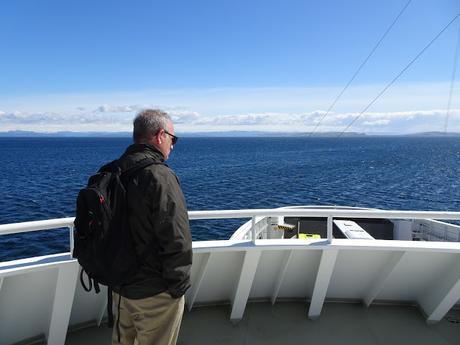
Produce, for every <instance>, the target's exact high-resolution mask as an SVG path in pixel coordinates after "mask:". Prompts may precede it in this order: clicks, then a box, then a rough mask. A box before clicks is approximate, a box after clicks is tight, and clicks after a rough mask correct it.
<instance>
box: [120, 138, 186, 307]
mask: <svg viewBox="0 0 460 345" xmlns="http://www.w3.org/2000/svg"><path fill="white" fill-rule="evenodd" d="M144 158H153V159H154V160H155V161H157V162H158V163H160V164H153V165H150V166H148V167H147V168H144V169H142V170H141V171H139V172H136V173H135V175H134V177H132V178H130V180H129V182H127V185H126V188H127V195H128V208H129V220H130V225H131V234H132V238H133V242H134V245H135V248H136V252H137V254H138V255H139V256H141V255H142V254H143V253H145V252H146V251H148V252H150V254H149V255H148V257H147V258H146V259H145V260H144V261H143V263H142V264H141V266H140V268H139V271H138V273H137V274H136V276H135V277H134V278H133V279H132V281H131V282H130V283H129V284H127V285H125V286H123V287H122V288H119V287H118V288H117V287H115V288H114V291H116V292H118V293H120V294H121V295H122V296H124V297H127V298H131V299H140V298H146V297H151V296H154V295H156V294H158V293H161V292H164V291H168V292H169V293H170V294H171V296H172V297H174V298H178V297H180V296H182V295H183V294H184V293H185V291H186V290H187V289H188V288H189V287H190V269H191V265H192V239H191V235H190V228H189V221H188V215H187V205H186V203H185V198H184V195H183V193H182V190H181V188H180V184H179V180H178V178H177V176H176V175H175V174H174V172H173V171H172V170H171V169H170V168H169V167H168V166H167V165H165V164H164V163H163V162H164V157H163V154H162V153H161V152H159V151H158V150H157V149H156V148H155V147H153V146H150V145H147V144H133V145H131V146H129V147H128V149H127V150H126V152H125V153H124V154H123V155H122V156H121V158H120V161H119V162H120V163H121V167H122V169H125V168H127V167H129V166H132V165H134V164H135V163H136V162H138V161H140V160H142V159H144ZM161 163H162V164H161Z"/></svg>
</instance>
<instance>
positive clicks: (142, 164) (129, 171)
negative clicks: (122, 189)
mask: <svg viewBox="0 0 460 345" xmlns="http://www.w3.org/2000/svg"><path fill="white" fill-rule="evenodd" d="M153 164H157V165H165V166H167V165H166V164H165V163H163V162H159V161H156V160H154V159H152V158H144V159H142V160H140V161H139V162H137V163H136V164H133V165H132V166H129V167H127V168H125V169H124V170H121V175H122V176H123V178H124V179H127V178H129V177H131V176H132V175H134V174H135V173H136V172H137V171H139V170H142V169H144V168H147V167H148V166H150V165H153Z"/></svg>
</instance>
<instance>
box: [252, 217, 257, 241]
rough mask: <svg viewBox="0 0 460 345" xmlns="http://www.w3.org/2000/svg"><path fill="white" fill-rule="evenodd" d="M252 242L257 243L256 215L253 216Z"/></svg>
mask: <svg viewBox="0 0 460 345" xmlns="http://www.w3.org/2000/svg"><path fill="white" fill-rule="evenodd" d="M251 231H252V243H254V244H255V243H256V216H252V228H251Z"/></svg>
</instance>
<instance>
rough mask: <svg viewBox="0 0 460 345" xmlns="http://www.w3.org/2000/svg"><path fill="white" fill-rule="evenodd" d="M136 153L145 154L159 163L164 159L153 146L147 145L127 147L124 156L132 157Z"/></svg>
mask: <svg viewBox="0 0 460 345" xmlns="http://www.w3.org/2000/svg"><path fill="white" fill-rule="evenodd" d="M136 153H141V154H145V155H147V156H149V157H151V158H153V159H155V160H159V161H161V162H164V161H165V157H164V156H163V154H162V153H161V152H160V151H159V150H158V149H157V148H156V147H155V146H153V145H149V144H132V145H130V146H128V148H127V149H126V151H125V153H124V155H132V154H136Z"/></svg>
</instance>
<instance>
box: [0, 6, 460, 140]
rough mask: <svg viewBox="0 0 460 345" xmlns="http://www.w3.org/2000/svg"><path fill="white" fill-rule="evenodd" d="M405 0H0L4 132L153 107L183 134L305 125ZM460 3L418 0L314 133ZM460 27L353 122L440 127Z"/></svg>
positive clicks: (361, 103)
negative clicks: (162, 111)
mask: <svg viewBox="0 0 460 345" xmlns="http://www.w3.org/2000/svg"><path fill="white" fill-rule="evenodd" d="M407 3H408V1H407V0H388V1H372V0H368V1H352V0H351V1H338V0H334V1H332V0H324V1H288V0H284V1H267V0H265V1H249V0H246V1H239V0H233V1H216V0H214V1H168V2H164V1H130V2H128V1H46V0H42V1H33V0H29V1H24V0H18V1H8V2H7V1H3V2H0V42H1V44H2V48H3V49H2V53H1V54H0V81H1V83H0V131H7V130H15V129H21V130H36V131H43V132H49V131H57V130H75V131H79V130H90V131H92V130H107V131H119V130H130V127H131V121H132V118H133V116H134V114H135V112H136V111H138V110H139V109H141V108H143V107H153V106H155V107H161V108H163V109H166V110H167V111H169V112H170V113H171V114H172V115H173V118H174V119H175V121H176V123H177V125H176V130H177V131H179V132H180V131H182V132H186V131H210V130H212V131H219V130H222V131H224V130H269V131H276V130H283V131H299V132H301V131H306V132H308V131H309V130H311V129H313V128H314V127H315V125H316V124H317V122H318V121H319V120H320V119H321V118H322V116H323V115H324V113H325V111H326V110H327V109H328V108H329V106H330V105H331V103H332V101H333V100H334V99H335V97H336V96H337V95H338V94H339V92H340V91H341V89H342V88H343V87H344V85H345V84H346V83H347V82H348V80H349V79H350V78H351V76H352V75H353V73H354V72H355V70H356V69H357V68H358V66H359V65H360V64H361V62H362V61H363V60H364V58H365V57H366V56H367V55H368V54H369V52H370V51H371V49H372V48H373V47H374V45H375V44H376V43H377V41H378V40H379V39H380V37H381V36H382V35H383V33H384V32H385V30H386V29H387V28H388V27H389V25H390V24H391V23H392V22H393V20H394V19H395V17H396V16H397V15H398V13H400V11H401V10H402V8H403V7H404V6H405V5H406V4H407ZM458 13H460V3H459V2H458V1H454V0H413V1H411V2H410V4H409V6H408V7H407V9H406V10H405V11H404V13H403V14H402V16H401V17H400V19H399V21H398V22H397V23H396V25H395V26H394V27H393V29H392V30H391V31H390V32H389V34H388V35H387V36H386V38H385V39H384V41H382V44H381V45H380V46H379V48H378V49H377V50H376V52H375V54H374V55H373V56H372V57H371V59H370V60H369V62H368V63H367V64H366V65H365V67H364V68H363V69H362V71H361V73H360V74H359V75H358V76H357V77H356V79H355V80H354V82H353V84H352V85H351V87H350V88H349V89H348V90H347V91H346V92H345V93H344V95H343V97H342V98H341V99H340V100H339V101H338V102H337V104H336V106H335V107H334V108H333V109H332V110H331V112H330V113H329V114H328V115H327V117H325V119H324V121H323V122H322V123H321V126H319V128H318V130H319V131H328V130H342V129H343V128H344V127H346V125H347V124H348V123H350V122H351V121H352V120H353V118H355V117H356V116H357V115H358V114H359V113H360V112H361V111H362V110H363V109H364V108H365V107H366V105H367V104H369V102H370V101H371V100H372V99H373V98H374V97H375V96H376V95H377V94H378V93H379V92H380V91H381V90H382V89H383V88H384V87H385V85H386V84H387V83H388V82H390V81H391V80H392V79H393V78H394V77H395V76H396V75H397V74H398V73H399V72H400V71H401V70H402V69H403V68H404V67H405V66H406V65H407V64H408V63H409V61H410V60H411V59H413V58H414V57H415V56H416V55H417V54H418V52H420V51H421V49H422V48H423V47H424V46H425V45H426V44H427V43H428V42H429V41H430V40H431V39H432V38H433V37H434V36H435V35H436V34H437V33H438V32H439V31H440V30H441V29H442V28H443V27H444V26H445V25H447V23H449V22H450V21H451V20H452V19H453V18H454V17H455V15H456V14H458ZM459 29H460V18H459V19H457V21H456V22H454V23H453V24H452V25H451V26H450V27H449V28H448V29H447V30H446V31H445V32H444V33H443V35H442V36H441V37H440V38H439V39H438V40H437V41H436V42H435V43H434V44H433V45H432V46H431V47H430V48H429V49H428V50H427V51H426V52H425V53H424V54H423V55H422V56H421V57H420V59H419V60H417V62H416V63H415V64H414V65H412V66H411V67H410V68H409V69H408V70H407V72H406V73H405V74H404V75H403V76H402V77H401V78H400V79H399V80H398V82H397V83H396V84H395V85H394V86H393V87H391V88H390V89H389V90H388V92H386V93H385V94H384V95H383V96H382V97H381V98H380V99H379V100H378V101H377V102H376V103H375V104H374V105H373V106H372V107H371V108H370V109H369V111H368V112H366V113H364V114H363V115H362V116H361V117H360V119H359V120H358V121H357V122H356V123H355V125H354V126H353V127H352V128H351V129H350V130H352V131H364V132H369V133H410V132H417V131H424V130H443V128H444V121H445V117H446V108H447V103H448V96H449V90H450V82H451V76H452V71H453V64H454V53H455V47H456V43H457V37H458V32H459ZM459 69H460V68H459ZM459 74H460V71H458V73H457V79H458V78H459V76H458V75H459ZM457 84H458V83H456V84H455V88H454V92H453V98H452V103H451V111H450V116H449V123H448V130H449V131H460V88H459V87H457V86H458V85H457Z"/></svg>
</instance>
